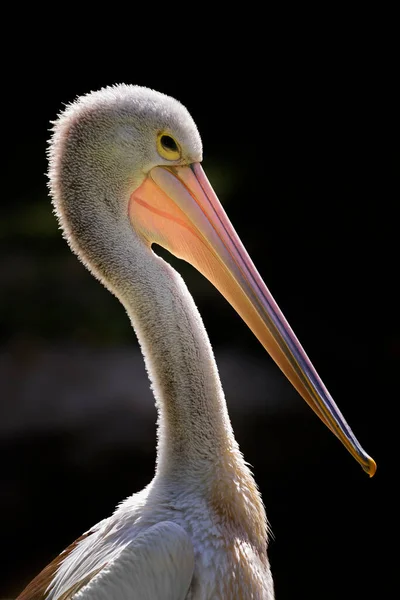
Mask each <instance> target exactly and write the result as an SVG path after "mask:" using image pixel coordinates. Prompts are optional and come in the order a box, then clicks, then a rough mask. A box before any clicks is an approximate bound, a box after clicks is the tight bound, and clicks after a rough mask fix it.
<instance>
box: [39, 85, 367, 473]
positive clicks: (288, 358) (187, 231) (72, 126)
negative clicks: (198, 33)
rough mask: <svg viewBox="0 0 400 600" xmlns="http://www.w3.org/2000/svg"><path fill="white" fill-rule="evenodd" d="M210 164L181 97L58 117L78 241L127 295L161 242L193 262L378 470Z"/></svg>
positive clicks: (91, 101)
mask: <svg viewBox="0 0 400 600" xmlns="http://www.w3.org/2000/svg"><path fill="white" fill-rule="evenodd" d="M201 160H202V144H201V139H200V136H199V133H198V131H197V128H196V125H195V123H194V121H193V119H192V118H191V116H190V114H189V113H188V111H187V110H186V108H184V107H183V106H182V105H181V104H180V103H179V102H177V101H176V100H174V99H172V98H170V97H168V96H165V95H164V94H160V93H158V92H155V91H152V90H149V89H146V88H142V87H137V86H125V85H124V86H116V87H111V88H106V89H103V90H101V91H99V92H95V93H91V94H88V95H87V96H84V97H82V98H80V99H79V100H77V101H76V102H75V103H73V104H71V105H70V106H69V107H67V109H66V110H65V111H64V113H63V114H62V115H61V116H60V118H59V119H58V120H57V122H56V125H55V131H54V135H53V138H52V141H51V144H50V171H49V174H50V189H51V194H52V198H53V203H54V207H55V211H56V214H57V216H58V218H59V221H60V224H61V227H62V229H63V231H64V234H65V236H66V238H67V240H68V242H69V244H70V245H71V247H72V249H73V250H74V251H75V252H76V253H77V254H78V255H79V256H80V257H81V259H82V260H83V262H84V263H85V264H86V265H87V266H88V267H89V269H90V270H91V271H92V272H94V274H95V275H96V276H97V277H99V278H100V279H101V280H102V281H103V283H105V285H106V286H107V287H108V288H109V289H111V290H112V291H113V292H114V293H115V294H116V295H117V296H118V297H120V298H121V297H123V294H122V292H121V286H123V281H124V280H125V279H126V277H127V271H126V269H125V271H124V268H125V267H126V265H127V263H129V262H132V260H133V259H132V256H133V255H132V252H139V253H146V252H147V253H150V252H151V245H152V244H153V243H157V244H159V245H161V246H163V247H164V248H166V249H167V250H169V251H170V252H172V253H173V254H174V255H176V256H178V257H180V258H182V259H184V260H187V261H188V262H190V263H191V264H192V265H193V266H195V267H196V268H197V269H198V270H199V271H200V272H201V273H202V274H203V275H205V276H206V277H207V278H208V279H209V280H210V281H211V282H212V283H213V284H214V285H215V286H216V287H217V288H218V289H219V290H220V291H221V293H222V294H223V295H224V296H225V297H226V298H227V300H228V301H229V302H230V303H231V304H232V306H233V307H234V308H235V309H236V311H237V312H238V313H239V314H240V315H241V317H242V318H243V319H244V321H245V322H246V323H247V325H248V326H249V327H250V329H251V330H252V331H253V333H254V334H255V335H256V337H257V338H258V339H259V341H260V342H261V343H262V345H263V346H264V347H265V349H266V350H267V351H268V352H269V353H270V355H271V356H272V358H273V359H274V360H275V362H276V363H277V364H278V366H279V367H280V369H281V370H282V371H283V373H285V375H286V376H287V378H288V379H289V380H290V381H291V382H292V384H293V385H294V386H295V388H296V389H297V390H298V392H299V393H300V394H301V395H302V397H303V398H304V399H305V400H306V402H307V403H308V404H309V405H310V406H311V408H312V409H313V410H314V411H315V412H316V414H317V415H318V416H319V417H320V419H321V420H322V421H323V422H324V423H325V425H327V427H328V428H329V429H330V430H331V431H332V432H333V433H334V434H335V435H336V436H337V437H338V438H339V439H340V440H341V441H342V443H343V444H344V445H345V447H346V448H347V450H348V451H349V452H350V453H351V454H352V456H353V457H354V458H355V459H356V460H357V461H358V462H359V463H360V464H361V466H362V467H363V469H364V470H365V471H366V472H367V473H369V474H370V475H371V476H372V475H373V474H374V472H375V468H376V466H375V463H374V461H373V460H372V459H371V458H370V457H369V456H368V455H367V454H366V453H365V451H364V450H363V449H362V447H361V446H360V444H359V443H358V441H357V439H356V438H355V436H354V435H353V433H352V431H351V430H350V428H349V426H348V425H347V423H346V421H345V420H344V418H343V416H342V414H341V413H340V411H339V409H338V407H337V406H336V404H335V402H334V401H333V399H332V397H331V396H330V394H329V392H328V391H327V389H326V388H325V386H324V384H323V383H322V381H321V379H320V377H319V376H318V374H317V372H316V370H315V369H314V367H313V365H312V364H311V362H310V360H309V358H308V357H307V355H306V353H305V352H304V350H303V348H302V347H301V345H300V343H299V341H298V340H297V338H296V336H295V335H294V333H293V331H292V329H291V328H290V326H289V324H288V323H287V321H286V320H285V318H284V316H283V314H282V313H281V311H280V310H279V307H278V306H277V304H276V303H275V301H274V299H273V297H272V296H271V294H270V292H269V291H268V289H267V287H266V286H265V284H264V282H263V281H262V279H261V277H260V275H259V274H258V272H257V271H256V269H255V267H254V265H253V263H252V261H251V259H250V257H249V256H248V254H247V252H246V250H245V248H244V247H243V245H242V243H241V241H240V239H239V237H238V235H237V234H236V232H235V230H234V229H233V227H232V225H231V223H230V222H229V219H228V217H227V216H226V214H225V212H224V210H223V208H222V206H221V204H220V202H219V201H218V198H217V197H216V195H215V193H214V191H213V189H212V187H211V185H210V183H209V181H208V180H207V177H206V175H205V173H204V171H203V169H202V167H201V165H200V163H201ZM121 253H124V255H125V260H121ZM143 255H144V254H143ZM160 260H161V259H160ZM123 271H124V272H123ZM129 276H130V277H131V276H132V272H131V271H130V273H129Z"/></svg>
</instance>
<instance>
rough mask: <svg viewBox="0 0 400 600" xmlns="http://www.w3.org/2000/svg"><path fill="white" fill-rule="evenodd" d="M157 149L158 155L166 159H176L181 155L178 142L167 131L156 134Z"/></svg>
mask: <svg viewBox="0 0 400 600" xmlns="http://www.w3.org/2000/svg"><path fill="white" fill-rule="evenodd" d="M157 150H158V153H159V155H160V156H162V157H163V158H166V159H167V160H178V158H180V157H181V149H180V147H179V145H178V143H177V142H176V141H175V140H174V138H173V137H172V136H171V135H168V134H167V133H159V134H158V137H157Z"/></svg>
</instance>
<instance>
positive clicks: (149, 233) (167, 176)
mask: <svg viewBox="0 0 400 600" xmlns="http://www.w3.org/2000/svg"><path fill="white" fill-rule="evenodd" d="M129 213H130V218H131V221H132V224H133V226H134V227H135V228H136V229H137V230H138V231H139V232H140V234H141V235H142V236H143V238H144V239H145V240H146V241H147V242H148V243H149V244H152V243H153V242H156V243H158V244H160V245H161V246H163V247H164V248H166V249H167V250H169V251H170V252H172V254H174V255H175V256H177V257H179V258H182V259H184V260H186V261H188V262H190V263H191V264H192V265H193V266H194V267H196V269H198V271H200V272H201V273H202V274H203V275H204V276H205V277H207V279H209V280H210V281H211V282H212V283H213V284H214V285H215V287H216V288H217V289H218V290H219V291H220V292H221V293H222V294H223V295H224V296H225V298H226V299H227V300H228V301H229V302H230V303H231V304H232V306H233V307H234V308H235V310H236V311H237V312H238V314H239V315H240V316H241V317H242V319H243V320H244V321H245V322H246V323H247V325H248V326H249V327H250V329H251V330H252V331H253V333H254V335H255V336H256V337H257V338H258V340H259V341H260V342H261V344H262V345H263V346H264V348H265V349H266V350H267V351H268V352H269V354H270V355H271V356H272V358H273V359H274V360H275V362H276V363H277V365H278V366H279V368H280V369H281V370H282V371H283V373H284V374H285V375H286V377H287V378H288V379H289V380H290V381H291V382H292V384H293V385H294V387H295V388H296V389H297V391H298V392H299V393H300V394H301V396H302V397H303V398H304V400H305V401H306V402H307V403H308V404H309V405H310V406H311V408H312V409H313V410H314V411H315V412H316V414H317V415H318V416H319V418H320V419H321V420H322V421H323V422H324V423H325V425H326V426H327V427H329V429H330V430H331V431H332V432H333V433H334V434H335V435H336V436H337V437H338V438H339V439H340V440H341V442H342V443H343V444H344V446H345V447H346V448H347V450H348V451H349V452H350V454H351V455H352V456H353V457H354V458H355V459H356V460H357V461H358V462H359V463H360V465H361V466H362V468H363V469H364V471H366V472H367V473H368V474H369V475H370V477H372V476H373V475H374V473H375V471H376V464H375V462H374V460H373V459H372V458H371V457H370V456H368V454H366V452H365V451H364V450H363V449H362V447H361V446H360V444H359V442H358V440H357V439H356V437H355V436H354V434H353V432H352V431H351V429H350V427H349V426H348V425H347V423H346V421H345V419H344V417H343V415H342V414H341V412H340V410H339V409H338V407H337V406H336V404H335V402H334V401H333V399H332V397H331V396H330V394H329V392H328V390H327V389H326V387H325V386H324V384H323V383H322V381H321V379H320V377H319V376H318V373H317V372H316V370H315V369H314V367H313V365H312V364H311V361H310V360H309V358H308V356H307V355H306V353H305V352H304V350H303V348H302V347H301V345H300V343H299V341H298V339H297V338H296V336H295V334H294V333H293V331H292V329H291V328H290V326H289V324H288V322H287V321H286V319H285V317H284V316H283V314H282V312H281V311H280V309H279V307H278V305H277V304H276V302H275V300H274V299H273V297H272V296H271V294H270V292H269V291H268V289H267V287H266V285H265V284H264V282H263V281H262V279H261V277H260V275H259V274H258V272H257V270H256V268H255V266H254V265H253V263H252V261H251V259H250V257H249V255H248V254H247V252H246V250H245V248H244V246H243V244H242V243H241V241H240V239H239V237H238V235H237V234H236V232H235V230H234V229H233V227H232V225H231V223H230V221H229V219H228V217H227V215H226V213H225V211H224V209H223V208H222V206H221V204H220V202H219V200H218V198H217V196H216V195H215V193H214V191H213V189H212V187H211V185H210V183H209V181H208V179H207V177H206V175H205V173H204V171H203V169H202V167H201V166H200V164H198V163H194V164H192V165H190V166H184V167H155V168H153V169H152V170H151V171H150V173H149V175H148V177H147V178H146V179H145V181H144V183H143V184H142V185H141V186H140V187H139V188H138V189H137V190H136V191H135V192H133V194H132V196H131V201H130V204H129Z"/></svg>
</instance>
